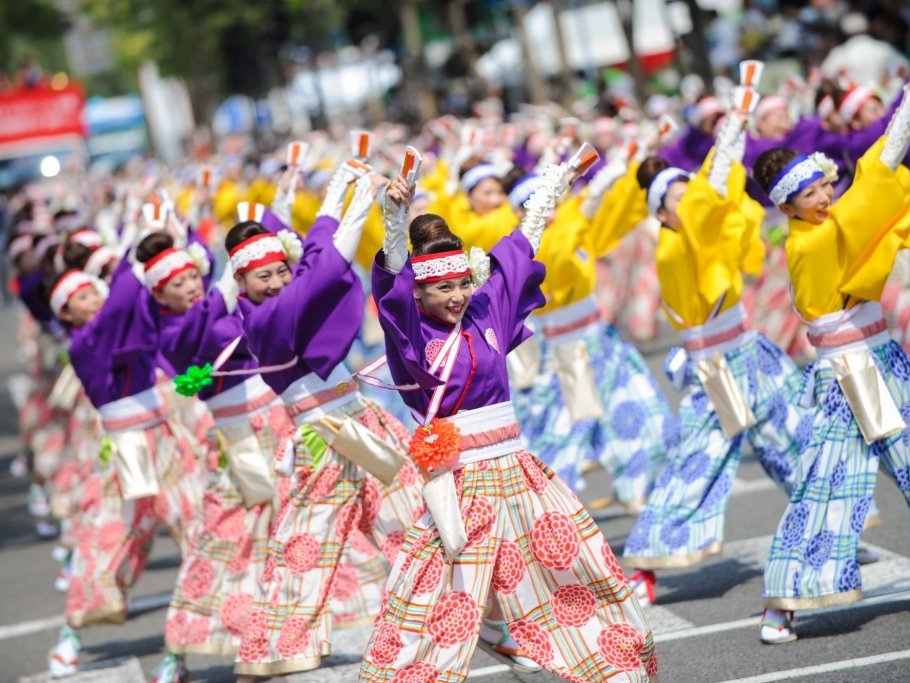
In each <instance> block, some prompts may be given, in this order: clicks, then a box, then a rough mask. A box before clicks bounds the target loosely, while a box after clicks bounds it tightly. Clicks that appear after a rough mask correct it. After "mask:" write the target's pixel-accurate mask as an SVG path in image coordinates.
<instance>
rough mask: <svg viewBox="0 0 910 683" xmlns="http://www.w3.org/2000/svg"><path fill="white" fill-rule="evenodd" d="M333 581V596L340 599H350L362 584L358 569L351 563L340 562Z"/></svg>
mask: <svg viewBox="0 0 910 683" xmlns="http://www.w3.org/2000/svg"><path fill="white" fill-rule="evenodd" d="M332 581H333V582H334V583H333V586H332V597H333V598H336V599H338V600H350V599H351V598H352V597H354V594H355V593H356V592H357V588H358V587H359V586H360V581H359V580H358V578H357V570H356V569H354V567H353V566H352V565H350V564H339V565H338V569H336V570H335V575H334V577H332Z"/></svg>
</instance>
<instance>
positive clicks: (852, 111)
mask: <svg viewBox="0 0 910 683" xmlns="http://www.w3.org/2000/svg"><path fill="white" fill-rule="evenodd" d="M873 97H875V93H874V92H872V89H871V88H867V87H865V86H862V85H857V86H854V87H852V88H850V90H848V91H847V94H846V95H844V99H842V100H841V101H840V104H839V105H838V106H837V113H838V114H840V117H841V120H842V121H843V122H844V123H850V122H851V121H852V120H853V119H854V117H855V116H856V115H857V114H858V113H859V110H860V109H862V108H863V105H864V104H866V102H868V101H869V100H871V99H872V98H873Z"/></svg>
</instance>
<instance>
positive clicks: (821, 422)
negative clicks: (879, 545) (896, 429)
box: [764, 341, 910, 610]
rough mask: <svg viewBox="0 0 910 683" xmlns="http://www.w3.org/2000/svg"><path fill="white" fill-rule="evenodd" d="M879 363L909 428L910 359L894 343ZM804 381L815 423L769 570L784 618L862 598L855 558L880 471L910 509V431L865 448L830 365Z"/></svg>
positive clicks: (771, 591)
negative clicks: (798, 611)
mask: <svg viewBox="0 0 910 683" xmlns="http://www.w3.org/2000/svg"><path fill="white" fill-rule="evenodd" d="M873 358H874V359H875V360H876V364H877V365H878V366H879V369H880V371H881V373H882V376H883V377H884V379H885V383H886V385H887V386H888V389H889V391H890V392H891V396H893V397H894V401H895V403H896V404H897V406H898V407H899V408H900V411H901V414H902V415H903V416H904V420H905V421H907V422H910V358H908V356H907V354H906V352H905V351H904V350H903V349H902V348H901V347H900V345H899V344H897V343H896V342H893V341H892V342H889V343H887V344H882V345H881V346H879V347H877V348H876V349H874V351H873ZM804 377H805V380H806V385H805V387H804V390H805V392H806V394H807V397H811V398H812V399H814V400H813V403H814V408H813V409H812V412H811V413H810V415H811V416H812V418H813V419H812V422H811V423H810V424H809V426H808V428H807V429H806V432H805V434H804V435H803V438H804V439H805V441H806V446H805V449H804V450H803V452H802V453H801V455H800V457H799V460H798V464H797V471H796V481H795V483H794V485H793V489H792V492H791V495H790V504H789V505H788V506H787V510H786V512H785V513H784V516H783V518H782V519H781V522H780V525H779V526H778V528H777V532H776V533H775V535H774V540H773V541H772V543H771V549H770V551H769V553H768V563H767V565H766V566H765V588H764V596H765V605H766V606H767V607H774V608H777V609H783V610H795V609H808V608H812V607H823V606H826V605H831V604H840V603H846V602H853V601H855V600H859V599H860V598H861V597H862V581H861V577H860V568H859V564H858V563H857V562H856V551H857V548H858V546H859V538H860V534H861V532H862V530H863V526H864V523H865V522H866V518H867V516H868V515H869V512H870V508H871V507H872V505H873V502H872V493H873V491H874V490H875V481H876V477H877V475H878V467H879V464H881V465H883V466H884V468H885V471H886V472H887V473H888V474H889V475H890V476H891V477H893V478H894V479H895V481H896V482H897V485H898V488H900V490H901V492H902V493H903V494H904V497H905V498H906V499H907V500H908V503H910V429H908V430H905V431H904V432H903V433H902V434H899V435H897V436H895V437H892V438H889V439H881V440H880V441H877V442H875V443H874V444H872V445H871V446H867V445H866V442H865V440H864V439H863V437H862V434H861V433H860V430H859V426H858V425H857V424H856V420H855V419H854V418H853V414H852V413H851V411H850V407H849V406H848V405H847V402H846V399H845V398H844V394H843V392H842V391H841V389H840V385H838V383H837V381H836V380H835V377H834V371H833V369H832V368H831V367H830V365H829V364H827V363H815V364H813V365H810V366H809V367H808V368H806V373H805V375H804ZM810 382H814V385H813V384H811V383H810Z"/></svg>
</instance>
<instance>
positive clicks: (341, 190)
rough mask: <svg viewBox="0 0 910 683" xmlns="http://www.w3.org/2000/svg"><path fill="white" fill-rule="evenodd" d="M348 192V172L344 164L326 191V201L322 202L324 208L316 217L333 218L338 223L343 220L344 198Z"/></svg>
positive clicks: (321, 208) (320, 208) (320, 209)
mask: <svg viewBox="0 0 910 683" xmlns="http://www.w3.org/2000/svg"><path fill="white" fill-rule="evenodd" d="M347 190H348V172H347V171H346V170H345V168H344V164H342V165H341V166H339V167H338V170H336V171H335V173H334V175H333V176H332V179H331V180H330V181H329V185H328V187H327V188H326V190H325V199H323V200H322V206H320V207H319V211H318V212H317V213H316V216H317V217H318V216H331V217H332V218H334V219H335V220H337V221H340V220H341V212H342V211H344V197H345V195H346V194H347Z"/></svg>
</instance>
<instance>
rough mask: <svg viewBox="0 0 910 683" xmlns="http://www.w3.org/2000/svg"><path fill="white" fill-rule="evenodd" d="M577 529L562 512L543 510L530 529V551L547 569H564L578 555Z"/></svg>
mask: <svg viewBox="0 0 910 683" xmlns="http://www.w3.org/2000/svg"><path fill="white" fill-rule="evenodd" d="M579 551H580V546H579V542H578V530H577V529H576V528H575V524H574V523H573V522H572V518H571V517H569V516H568V515H567V514H565V513H563V512H552V511H551V512H545V513H543V515H541V516H540V518H539V519H538V520H537V521H536V522H535V523H534V528H533V529H532V530H531V552H533V553H534V557H536V558H537V561H538V562H540V563H541V564H542V565H543V566H544V567H546V568H547V569H554V570H556V571H565V570H567V569H568V568H569V567H571V566H572V562H573V561H574V560H575V558H576V557H578V553H579Z"/></svg>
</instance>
